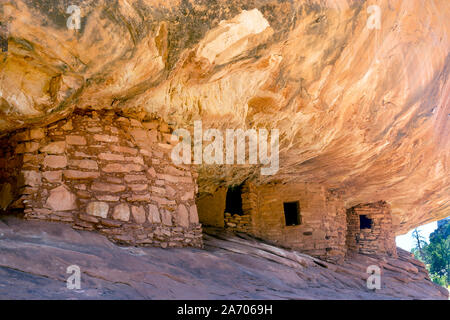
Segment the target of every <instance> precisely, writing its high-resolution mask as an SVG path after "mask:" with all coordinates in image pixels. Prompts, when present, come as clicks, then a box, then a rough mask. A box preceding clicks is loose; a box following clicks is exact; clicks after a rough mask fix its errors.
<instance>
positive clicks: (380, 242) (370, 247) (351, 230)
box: [346, 201, 397, 257]
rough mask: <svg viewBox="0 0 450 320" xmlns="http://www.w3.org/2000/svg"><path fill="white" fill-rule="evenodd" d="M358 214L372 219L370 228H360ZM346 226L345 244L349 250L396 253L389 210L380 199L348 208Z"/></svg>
mask: <svg viewBox="0 0 450 320" xmlns="http://www.w3.org/2000/svg"><path fill="white" fill-rule="evenodd" d="M360 215H365V216H366V217H367V218H369V219H371V220H372V226H371V228H370V229H361V228H360V218H359V217H360ZM347 226H348V227H347V240H346V245H347V247H348V250H349V251H356V252H359V253H365V254H388V255H390V256H394V257H395V256H396V255H397V251H396V248H397V247H396V245H395V237H394V235H393V232H392V220H391V210H390V207H389V205H388V204H387V203H385V202H382V201H381V202H377V203H371V204H365V205H358V206H355V207H353V208H350V209H348V210H347Z"/></svg>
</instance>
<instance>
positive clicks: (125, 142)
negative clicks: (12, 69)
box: [0, 110, 396, 261]
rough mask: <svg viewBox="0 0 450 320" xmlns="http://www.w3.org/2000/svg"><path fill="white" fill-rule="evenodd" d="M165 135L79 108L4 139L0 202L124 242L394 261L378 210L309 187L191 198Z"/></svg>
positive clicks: (157, 125) (383, 211) (188, 178)
mask: <svg viewBox="0 0 450 320" xmlns="http://www.w3.org/2000/svg"><path fill="white" fill-rule="evenodd" d="M170 130H171V129H170V128H169V126H168V125H167V124H165V123H164V122H161V121H159V120H154V119H153V120H149V121H146V122H145V121H143V122H141V121H138V120H135V119H131V118H126V117H122V116H120V115H118V114H116V113H115V112H113V111H81V110H79V111H76V112H75V113H74V114H73V115H71V116H70V117H69V118H67V119H65V120H60V121H58V122H56V123H53V124H50V125H48V126H47V127H44V128H37V129H31V130H21V131H19V132H16V133H13V134H10V135H9V136H6V137H4V138H3V139H2V141H1V145H2V149H1V151H0V152H2V154H1V155H0V159H1V160H0V161H1V166H0V168H1V169H0V174H1V178H2V179H1V180H2V182H3V184H2V189H1V194H2V196H1V200H2V201H1V203H0V204H1V206H2V208H3V209H6V208H9V209H11V208H15V209H20V210H23V212H24V216H25V218H27V219H44V220H51V221H62V222H66V223H71V224H72V225H73V227H74V228H76V229H81V230H96V231H98V232H100V233H103V234H105V235H106V236H108V237H109V238H110V239H111V240H112V241H115V242H118V243H124V244H132V245H151V246H162V247H182V246H194V247H202V228H201V224H203V225H205V226H214V227H221V228H227V229H229V230H232V231H236V232H244V233H248V234H251V235H253V236H256V237H259V238H261V239H264V240H267V241H269V242H272V243H275V244H277V245H281V246H284V247H288V248H293V249H296V250H299V251H302V252H305V253H307V254H310V255H313V256H316V257H320V258H323V259H326V260H332V261H339V260H341V259H342V258H343V257H344V256H345V255H346V254H350V253H352V252H359V253H365V254H375V253H381V254H389V255H395V254H396V252H395V248H396V247H395V242H394V235H393V232H392V229H391V217H390V215H391V213H390V209H389V206H388V205H387V204H386V203H384V202H379V203H373V204H363V205H358V206H356V207H353V208H346V207H345V204H344V203H343V201H342V200H341V199H340V197H339V195H338V194H337V193H335V192H331V191H329V190H327V189H326V188H325V187H324V186H322V185H319V184H312V183H295V184H292V183H291V184H282V183H272V184H266V185H255V184H254V183H252V182H245V183H243V184H242V185H241V186H236V187H230V188H228V189H227V188H224V187H222V188H219V189H218V190H217V191H216V192H215V193H213V194H206V195H205V194H199V195H197V193H198V192H197V191H198V185H197V173H196V171H195V168H194V167H190V166H186V165H175V164H173V162H172V160H171V158H170V152H171V150H172V148H173V146H174V144H176V143H177V142H173V141H172V140H171V137H172V135H171V134H170ZM196 196H197V199H196ZM197 207H198V213H197Z"/></svg>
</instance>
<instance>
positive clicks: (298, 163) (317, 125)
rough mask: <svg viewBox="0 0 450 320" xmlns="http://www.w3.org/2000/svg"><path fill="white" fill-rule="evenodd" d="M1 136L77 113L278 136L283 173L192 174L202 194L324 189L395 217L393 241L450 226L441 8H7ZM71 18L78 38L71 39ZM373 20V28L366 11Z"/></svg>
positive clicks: (25, 4) (51, 4)
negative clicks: (294, 185) (229, 188)
mask: <svg viewBox="0 0 450 320" xmlns="http://www.w3.org/2000/svg"><path fill="white" fill-rule="evenodd" d="M1 3H2V7H1V20H0V21H1V22H2V26H3V27H4V26H5V25H6V26H7V31H6V34H7V38H8V50H7V51H6V52H2V53H1V54H0V114H1V115H0V132H1V134H2V135H5V134H8V133H9V132H11V131H14V130H17V129H20V128H24V127H40V126H44V125H46V124H49V123H52V122H55V121H57V120H60V119H63V118H65V117H67V116H68V115H70V114H71V113H72V112H73V111H74V110H75V109H76V108H79V109H113V110H117V111H120V112H121V113H122V114H124V115H127V116H129V117H134V118H137V119H140V120H141V119H144V118H146V117H155V116H157V117H160V118H162V119H163V120H164V121H166V122H167V123H169V124H170V125H171V126H172V127H173V128H191V127H192V124H193V121H194V120H200V119H201V120H202V121H203V126H204V127H209V128H218V129H227V128H242V129H249V128H267V129H272V128H277V129H279V130H280V170H279V172H278V173H277V174H276V175H275V176H264V177H263V176H259V175H258V172H259V169H258V168H257V167H256V166H232V167H230V166H209V167H208V166H204V167H199V168H198V169H199V173H200V176H199V185H200V191H208V190H211V189H212V188H215V187H216V186H218V185H231V184H236V183H240V182H242V181H243V180H244V179H246V178H250V179H252V180H254V181H257V182H270V181H277V182H292V181H304V182H314V183H321V184H323V185H325V186H327V188H329V189H334V190H335V191H336V192H338V193H340V194H341V195H342V197H343V199H344V200H345V203H346V205H347V207H352V206H355V205H357V204H359V203H370V202H376V201H380V200H384V201H387V202H388V203H389V204H390V205H391V206H392V212H393V224H394V229H395V230H396V233H397V234H401V233H404V232H406V231H408V230H409V229H411V228H413V227H416V226H418V225H420V224H423V223H426V222H431V221H434V220H438V219H441V218H443V217H446V216H448V215H449V211H450V209H449V208H450V183H449V182H450V178H449V165H450V163H449V155H450V142H449V141H450V139H449V131H450V130H449V128H450V95H449V93H450V81H449V71H450V55H449V48H450V39H449V38H448V31H449V30H450V20H449V19H448V17H449V16H450V2H449V1H447V0H436V1H419V0H408V1H393V0H392V1H388V0H384V1H381V0H380V1H350V0H335V1H332V0H328V1H318V0H317V1H315V0H310V1H281V0H280V1H270V0H269V1H268V0H253V1H250V0H245V1H244V0H232V1H210V0H208V1H192V0H191V1H189V0H179V1H178V0H170V1H159V0H154V1H150V0H139V1H138V0H123V1H121V0H114V1H110V0H108V1H106V0H103V1H102V0H101V1H97V0H95V1H94V0H84V1H80V0H71V1H68V0H67V1H66V0H14V1H8V0H5V1H2V2H1ZM71 4H75V5H78V6H79V7H80V9H81V28H80V29H79V30H69V29H68V28H67V25H66V21H67V19H68V18H69V16H70V14H67V13H66V10H67V7H68V6H69V5H71ZM373 4H376V5H378V6H379V7H380V9H381V21H380V22H381V24H380V29H377V28H375V29H370V28H368V27H367V19H368V17H369V16H370V14H369V13H368V11H367V9H368V7H369V6H370V5H373Z"/></svg>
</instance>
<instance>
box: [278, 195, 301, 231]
mask: <svg viewBox="0 0 450 320" xmlns="http://www.w3.org/2000/svg"><path fill="white" fill-rule="evenodd" d="M283 207H284V219H285V220H286V226H298V225H299V224H301V223H302V219H301V216H300V203H299V202H298V201H294V202H284V203H283Z"/></svg>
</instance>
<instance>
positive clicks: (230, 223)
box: [225, 212, 252, 234]
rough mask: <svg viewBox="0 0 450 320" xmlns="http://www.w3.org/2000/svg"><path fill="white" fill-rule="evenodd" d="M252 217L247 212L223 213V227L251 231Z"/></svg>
mask: <svg viewBox="0 0 450 320" xmlns="http://www.w3.org/2000/svg"><path fill="white" fill-rule="evenodd" d="M251 221H252V218H251V216H250V215H248V214H244V215H238V214H234V215H232V214H231V213H228V212H227V213H225V227H226V228H227V229H229V230H231V231H235V232H244V233H249V234H250V233H251V231H252V225H251Z"/></svg>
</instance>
